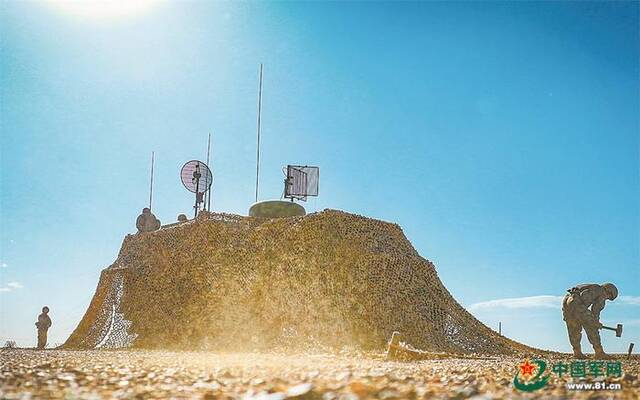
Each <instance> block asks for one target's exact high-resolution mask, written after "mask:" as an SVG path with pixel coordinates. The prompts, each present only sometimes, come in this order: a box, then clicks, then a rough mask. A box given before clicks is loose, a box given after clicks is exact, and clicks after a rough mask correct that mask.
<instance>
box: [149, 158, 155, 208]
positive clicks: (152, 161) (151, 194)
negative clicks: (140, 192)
mask: <svg viewBox="0 0 640 400" xmlns="http://www.w3.org/2000/svg"><path fill="white" fill-rule="evenodd" d="M154 159H155V152H154V151H152V152H151V184H150V185H149V210H151V203H152V202H153V164H154Z"/></svg>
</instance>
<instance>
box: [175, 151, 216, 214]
mask: <svg viewBox="0 0 640 400" xmlns="http://www.w3.org/2000/svg"><path fill="white" fill-rule="evenodd" d="M180 179H181V180H182V184H183V185H184V187H185V188H187V190H188V191H190V192H191V193H195V194H196V201H195V204H194V205H193V209H194V210H195V215H194V218H195V217H197V216H198V210H199V209H200V204H202V203H203V202H204V194H205V192H207V191H209V190H211V185H212V184H213V173H212V172H211V170H210V169H209V167H207V164H205V163H203V162H202V161H198V160H191V161H188V162H187V163H186V164H184V166H183V167H182V170H180ZM209 196H211V193H209Z"/></svg>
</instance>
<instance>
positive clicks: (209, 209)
mask: <svg viewBox="0 0 640 400" xmlns="http://www.w3.org/2000/svg"><path fill="white" fill-rule="evenodd" d="M210 153H211V132H209V141H208V142H207V166H208V167H209V168H211V164H209V154H210ZM212 186H213V185H212ZM206 196H207V198H206V203H205V205H206V210H207V211H209V212H211V186H209V190H207V193H206Z"/></svg>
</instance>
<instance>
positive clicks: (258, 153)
mask: <svg viewBox="0 0 640 400" xmlns="http://www.w3.org/2000/svg"><path fill="white" fill-rule="evenodd" d="M261 112H262V63H260V86H259V89H258V145H257V149H256V203H257V202H258V178H259V176H260V113H261Z"/></svg>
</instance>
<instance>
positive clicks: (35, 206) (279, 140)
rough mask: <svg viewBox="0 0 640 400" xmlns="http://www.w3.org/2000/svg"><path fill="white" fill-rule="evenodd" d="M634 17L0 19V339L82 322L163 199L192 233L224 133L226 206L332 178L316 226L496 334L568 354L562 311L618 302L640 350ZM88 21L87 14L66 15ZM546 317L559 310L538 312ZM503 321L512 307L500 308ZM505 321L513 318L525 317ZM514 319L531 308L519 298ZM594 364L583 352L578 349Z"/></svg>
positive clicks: (333, 13)
mask: <svg viewBox="0 0 640 400" xmlns="http://www.w3.org/2000/svg"><path fill="white" fill-rule="evenodd" d="M638 8H639V7H638V3H633V2H627V3H624V2H602V3H598V2H585V3H572V2H557V3H552V2H540V3H522V2H513V3H507V2H502V3H485V2H483V3H481V4H480V3H462V2H456V3H214V2H204V1H203V2H171V3H158V4H152V5H151V6H149V7H146V8H142V9H140V10H137V12H135V13H134V12H129V13H123V14H122V15H107V14H98V15H88V14H86V13H81V12H71V11H70V10H68V9H66V8H65V7H62V6H60V5H56V4H54V3H51V2H3V3H2V5H1V6H0V44H1V48H0V91H1V92H0V95H1V103H0V107H1V108H0V123H1V125H0V129H1V135H2V136H1V139H0V150H1V164H0V165H1V168H2V171H1V175H0V177H1V183H0V184H1V186H0V201H1V203H0V208H1V215H0V226H1V232H0V341H3V342H4V341H5V340H7V339H13V340H16V341H17V342H18V343H19V344H21V345H32V344H33V343H34V342H35V330H34V326H33V323H34V322H35V318H36V316H37V314H38V311H39V309H40V308H41V307H42V305H44V304H47V305H49V306H50V307H51V309H52V312H51V315H52V318H53V321H54V325H53V327H52V330H51V331H50V342H51V343H61V342H63V341H64V340H65V339H66V337H67V336H68V335H69V334H70V332H71V331H72V330H73V329H74V328H75V326H76V324H77V323H78V321H79V320H80V318H81V317H82V315H83V313H84V311H85V309H86V307H87V305H88V303H89V300H90V299H91V297H92V295H93V292H94V290H95V287H96V285H97V281H98V276H99V273H100V270H101V269H103V268H105V267H107V266H108V265H109V264H110V263H111V262H113V260H114V259H115V257H116V256H117V252H118V249H119V247H120V244H121V242H122V239H123V237H124V235H125V234H127V233H131V232H134V231H135V218H136V216H137V215H138V214H139V212H140V209H141V208H142V207H144V206H145V205H146V203H147V198H148V192H147V191H148V167H149V158H150V152H151V151H152V150H153V151H155V152H156V162H157V164H156V175H155V179H156V185H155V189H154V190H155V199H154V212H155V213H156V215H157V216H158V217H159V218H160V219H161V220H162V221H163V222H170V221H173V220H175V218H176V215H177V214H179V213H183V212H184V213H190V210H191V209H190V207H191V202H192V197H191V195H190V194H189V193H188V192H186V191H185V190H184V188H183V187H182V185H181V184H180V182H179V168H180V167H181V166H182V164H183V163H184V162H185V161H187V160H190V159H193V158H200V159H204V158H205V154H206V141H207V134H208V133H209V132H211V133H212V135H213V162H212V165H213V170H214V174H215V179H216V180H215V184H214V197H213V208H214V209H215V210H216V211H224V212H231V213H238V214H245V215H246V213H247V209H248V207H249V206H250V205H251V203H252V201H253V195H254V194H253V185H254V179H255V176H254V173H255V125H256V100H257V99H256V97H257V73H258V65H259V63H261V62H262V63H264V65H265V83H264V103H263V126H262V127H263V131H262V132H263V137H262V145H263V147H262V163H261V168H262V174H261V188H262V189H261V193H260V198H261V199H269V198H278V197H279V196H280V193H281V190H282V172H281V167H282V166H284V165H286V164H289V163H291V164H294V163H303V164H309V165H319V166H320V168H321V175H320V176H321V182H320V197H318V198H317V199H315V200H312V201H310V202H309V203H308V204H307V208H308V210H309V211H315V210H321V209H324V208H336V209H342V210H346V211H349V212H354V213H358V214H363V215H367V216H371V217H375V218H381V219H384V220H389V221H394V222H397V223H398V224H400V225H401V226H402V227H403V229H404V231H405V233H406V235H407V237H408V238H409V239H410V240H411V241H412V243H413V244H414V246H415V247H416V248H417V250H418V251H419V252H420V254H421V255H423V256H424V257H426V258H428V259H430V260H432V261H433V262H435V263H436V265H437V269H438V273H439V275H440V277H441V279H442V280H443V282H444V284H445V285H446V286H447V288H448V289H449V290H450V291H451V293H452V294H453V295H454V297H455V298H456V299H458V301H460V302H461V303H462V304H464V305H465V306H466V307H468V308H469V309H470V310H471V311H472V312H473V313H474V314H475V315H476V316H478V317H479V318H480V319H481V320H482V321H483V322H485V323H487V324H488V325H490V326H492V327H497V322H498V321H502V323H503V332H504V333H505V334H506V335H508V336H510V337H512V338H514V339H516V340H519V341H522V342H524V343H527V344H531V345H535V346H539V347H544V348H550V349H558V350H565V351H566V350H569V349H570V347H569V344H568V342H567V339H566V334H565V331H564V325H563V322H562V319H561V316H560V311H559V309H558V301H559V297H558V296H562V295H563V293H564V291H565V290H566V289H567V288H569V287H571V286H573V285H575V284H577V283H582V282H605V281H612V282H615V283H616V284H617V285H618V287H619V289H620V293H621V295H622V296H626V297H624V298H621V299H620V301H616V302H615V303H613V304H612V305H610V306H608V307H607V308H606V309H605V311H604V312H603V320H604V321H605V322H609V323H612V324H614V323H618V322H623V323H625V324H626V326H625V334H624V336H623V338H622V339H615V338H613V334H610V335H609V334H607V332H605V333H603V337H604V343H605V347H606V349H607V350H610V351H624V350H626V347H627V345H628V342H629V341H635V342H636V343H637V342H638V339H639V336H640V304H639V300H640V275H639V272H638V271H639V268H638V267H639V266H640V208H639V203H640V202H639V199H640V178H639V175H640V172H639V171H640V157H639V131H640V123H639V120H638V110H639V109H640V95H639V91H638V88H639V85H640V82H639V76H640V75H639V72H640V68H639V61H638V60H639V56H640V54H639V50H638V49H639V44H640V43H639V40H638V29H639V22H638V11H639V10H638ZM72 11H73V10H72ZM538 296H547V297H542V298H541V297H538ZM505 299H507V300H505ZM510 299H511V300H510ZM513 299H516V300H513ZM586 349H589V350H590V347H588V346H587V347H586Z"/></svg>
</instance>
